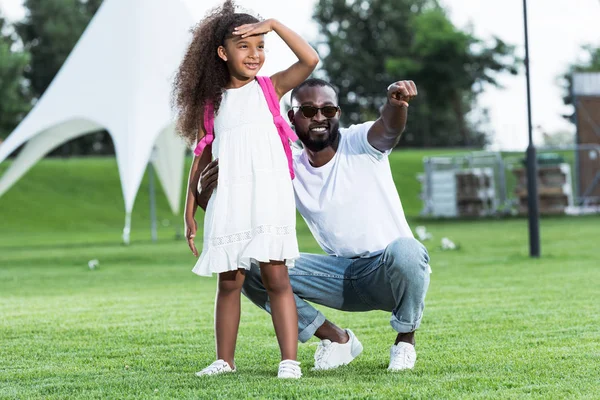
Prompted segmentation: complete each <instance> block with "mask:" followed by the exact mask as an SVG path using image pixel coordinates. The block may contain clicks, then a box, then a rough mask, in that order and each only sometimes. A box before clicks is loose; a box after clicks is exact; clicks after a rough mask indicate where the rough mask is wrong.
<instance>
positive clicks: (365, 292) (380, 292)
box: [242, 238, 430, 342]
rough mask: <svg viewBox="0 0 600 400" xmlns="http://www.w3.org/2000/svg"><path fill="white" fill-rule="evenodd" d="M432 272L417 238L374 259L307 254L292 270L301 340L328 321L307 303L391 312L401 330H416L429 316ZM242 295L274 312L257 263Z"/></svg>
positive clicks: (396, 242)
mask: <svg viewBox="0 0 600 400" xmlns="http://www.w3.org/2000/svg"><path fill="white" fill-rule="evenodd" d="M429 273H430V268H429V255H428V253H427V249H426V248H425V246H423V245H422V244H421V243H420V242H419V241H417V240H416V239H413V238H399V239H397V240H394V241H393V242H392V243H390V244H389V245H388V246H387V247H386V248H385V250H384V251H383V253H381V254H380V255H377V256H374V257H369V258H343V257H335V256H327V255H319V254H307V253H301V254H300V258H299V259H298V260H296V265H295V267H294V268H291V269H290V270H289V275H290V282H291V285H292V290H293V291H294V297H295V299H296V307H297V308H298V332H299V339H300V341H302V342H306V341H307V340H309V339H310V338H311V337H312V336H313V335H314V333H315V332H316V330H317V329H318V328H319V327H320V326H321V325H323V323H324V322H325V316H324V315H323V314H322V313H321V312H319V311H317V310H316V309H315V308H314V307H313V306H312V305H310V304H309V303H308V302H307V301H310V302H313V303H316V304H320V305H323V306H326V307H330V308H334V309H336V310H342V311H371V310H383V311H391V312H392V316H391V319H390V324H391V325H392V328H394V329H395V330H396V331H397V332H402V333H406V332H412V331H414V330H416V329H417V328H418V327H419V325H420V323H421V318H422V316H423V308H424V307H425V294H426V293H427V288H428V287H429ZM242 291H243V293H244V295H245V296H246V297H248V298H249V299H250V300H251V301H252V302H253V303H254V304H256V305H257V306H258V307H260V308H262V309H263V310H265V311H267V312H270V310H271V307H270V303H269V297H268V295H267V291H266V290H265V287H264V286H263V284H262V280H261V277H260V270H259V268H258V266H257V265H252V268H251V269H250V270H249V271H246V279H245V282H244V287H243V289H242Z"/></svg>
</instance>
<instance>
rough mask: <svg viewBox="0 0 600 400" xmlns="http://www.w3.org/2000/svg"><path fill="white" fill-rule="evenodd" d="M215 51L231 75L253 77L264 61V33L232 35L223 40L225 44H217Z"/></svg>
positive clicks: (243, 78)
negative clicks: (241, 35)
mask: <svg viewBox="0 0 600 400" xmlns="http://www.w3.org/2000/svg"><path fill="white" fill-rule="evenodd" d="M217 52H218V54H219V57H221V59H222V60H223V61H225V62H226V63H227V67H228V68H229V73H230V74H231V75H232V76H234V77H236V78H238V79H241V80H246V79H249V78H252V79H253V78H254V77H255V76H256V74H257V73H258V71H259V70H260V69H261V68H262V66H263V64H264V63H265V38H264V35H256V36H250V37H246V38H242V37H233V38H231V39H227V40H225V46H219V49H218V50H217Z"/></svg>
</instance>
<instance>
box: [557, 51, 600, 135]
mask: <svg viewBox="0 0 600 400" xmlns="http://www.w3.org/2000/svg"><path fill="white" fill-rule="evenodd" d="M582 50H583V51H584V52H585V55H586V58H587V60H586V61H580V62H578V63H574V64H572V65H570V66H569V67H568V69H567V72H565V74H564V75H563V76H562V77H561V78H562V87H563V89H564V91H565V94H564V96H563V102H564V103H565V105H567V106H574V105H575V104H574V99H573V95H572V87H573V74H574V73H577V72H600V47H594V46H591V45H586V46H583V47H582ZM563 117H565V118H566V119H568V120H569V121H571V122H572V123H573V124H575V112H572V113H570V114H567V115H563Z"/></svg>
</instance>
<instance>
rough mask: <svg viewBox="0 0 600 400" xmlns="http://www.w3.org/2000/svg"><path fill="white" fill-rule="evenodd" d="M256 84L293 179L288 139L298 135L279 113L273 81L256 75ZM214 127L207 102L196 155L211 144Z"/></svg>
mask: <svg viewBox="0 0 600 400" xmlns="http://www.w3.org/2000/svg"><path fill="white" fill-rule="evenodd" d="M256 79H257V80H258V84H259V85H260V88H261V89H262V91H263V94H264V95H265V98H266V99H267V104H268V105H269V110H270V111H271V114H273V122H274V123H275V126H276V127H277V132H278V133H279V137H280V138H281V143H282V144H283V150H284V151H285V155H286V156H287V159H288V168H289V170H290V176H291V177H292V179H294V168H293V163H292V149H291V147H290V140H291V141H296V140H298V137H297V136H296V133H294V131H293V130H292V128H290V126H289V125H288V124H287V122H285V119H283V117H282V116H281V114H280V111H279V99H278V98H277V93H276V92H275V87H273V82H271V78H269V77H268V76H257V77H256ZM214 127H215V109H214V107H213V105H212V104H210V103H209V104H207V105H206V107H205V108H204V128H205V129H206V135H204V137H203V138H202V139H200V142H199V143H198V145H197V146H196V149H195V150H194V154H195V155H196V156H200V154H202V151H203V150H204V148H205V147H206V146H209V145H210V144H212V142H213V140H214V139H215V133H214Z"/></svg>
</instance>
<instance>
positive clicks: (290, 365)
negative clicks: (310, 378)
mask: <svg viewBox="0 0 600 400" xmlns="http://www.w3.org/2000/svg"><path fill="white" fill-rule="evenodd" d="M301 376H302V370H301V369H300V362H298V361H294V360H283V361H282V362H280V363H279V372H277V377H278V378H282V379H298V378H300V377H301Z"/></svg>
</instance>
